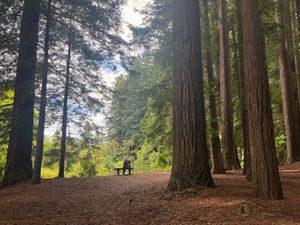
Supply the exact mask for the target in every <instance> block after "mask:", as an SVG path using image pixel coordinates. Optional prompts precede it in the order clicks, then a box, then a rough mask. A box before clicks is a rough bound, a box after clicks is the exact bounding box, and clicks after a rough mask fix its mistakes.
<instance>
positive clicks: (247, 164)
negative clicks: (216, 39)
mask: <svg viewBox="0 0 300 225" xmlns="http://www.w3.org/2000/svg"><path fill="white" fill-rule="evenodd" d="M241 1H242V0H235V4H236V15H237V25H238V29H237V31H238V57H237V58H236V61H237V62H238V86H239V101H240V108H241V112H240V113H241V123H242V132H243V146H244V168H243V174H244V175H245V176H246V179H247V180H248V181H250V180H251V155H250V141H249V130H248V129H249V128H248V112H247V108H246V99H245V74H244V56H243V24H242V15H241Z"/></svg>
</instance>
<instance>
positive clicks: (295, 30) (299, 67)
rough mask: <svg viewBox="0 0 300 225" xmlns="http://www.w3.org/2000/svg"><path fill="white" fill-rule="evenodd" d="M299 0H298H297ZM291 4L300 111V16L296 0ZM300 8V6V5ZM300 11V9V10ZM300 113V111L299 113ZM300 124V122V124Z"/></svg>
mask: <svg viewBox="0 0 300 225" xmlns="http://www.w3.org/2000/svg"><path fill="white" fill-rule="evenodd" d="M296 1H298V0H296ZM290 5H291V15H292V33H293V45H294V53H293V54H294V60H295V72H296V80H297V97H298V104H299V105H298V108H299V111H300V52H299V42H300V37H299V34H300V26H299V30H298V21H300V17H298V15H297V16H296V13H298V11H297V9H296V5H295V1H292V3H291V4H290ZM299 10H300V6H299ZM299 12H300V11H299ZM299 115H300V113H299ZM299 125H300V124H299Z"/></svg>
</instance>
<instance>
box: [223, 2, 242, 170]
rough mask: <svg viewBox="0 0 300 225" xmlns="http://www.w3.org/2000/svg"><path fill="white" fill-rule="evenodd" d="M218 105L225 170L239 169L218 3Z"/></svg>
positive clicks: (225, 30) (225, 34)
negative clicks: (219, 107)
mask: <svg viewBox="0 0 300 225" xmlns="http://www.w3.org/2000/svg"><path fill="white" fill-rule="evenodd" d="M219 38H220V40H219V43H220V101H221V102H220V105H221V125H222V126H221V128H222V129H221V131H222V132H221V134H222V148H223V150H224V153H225V169H229V170H230V169H240V166H239V162H238V160H237V159H238V157H237V152H236V148H235V145H234V140H233V118H232V112H233V110H232V100H231V93H230V78H229V76H230V72H229V40H228V28H227V3H226V0H221V1H220V31H219Z"/></svg>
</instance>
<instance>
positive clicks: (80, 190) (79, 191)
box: [0, 163, 300, 225]
mask: <svg viewBox="0 0 300 225" xmlns="http://www.w3.org/2000/svg"><path fill="white" fill-rule="evenodd" d="M280 173H281V180H282V185H283V189H284V194H285V199H284V200H282V201H270V200H257V199H255V198H254V197H253V195H252V191H251V184H250V183H248V182H246V181H245V179H244V177H243V176H242V175H240V172H239V171H233V172H230V173H227V174H226V175H215V176H214V180H215V183H216V185H217V187H216V188H198V189H194V190H187V191H184V192H180V193H179V192H178V193H167V192H165V189H166V186H167V183H168V180H169V176H170V174H169V173H165V172H164V173H148V174H137V175H133V176H111V177H93V178H72V179H53V180H45V181H43V183H42V184H41V185H34V186H32V185H31V184H30V183H23V184H19V185H15V186H12V187H8V188H5V189H2V190H0V224H1V225H4V224H15V225H23V224H24V225H25V224H26V225H27V224H28V225H29V224H30V225H31V224H42V225H50V224H51V225H52V224H53V225H54V224H55V225H64V224H68V225H69V224H76V225H79V224H82V225H89V224H90V225H94V224H95V225H96V224H99V225H100V224H101V225H123V224H124V225H125V224H126V225H148V224H149V225H150V224H153V225H169V224H170V225H171V224H176V225H185V224H203V225H204V224H228V225H231V224H251V225H252V224H285V225H287V224H300V163H296V164H293V165H289V166H284V167H282V168H281V171H280Z"/></svg>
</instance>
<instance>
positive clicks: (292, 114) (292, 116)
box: [277, 0, 300, 163]
mask: <svg viewBox="0 0 300 225" xmlns="http://www.w3.org/2000/svg"><path fill="white" fill-rule="evenodd" d="M277 3H278V13H277V14H278V22H279V25H280V27H279V43H278V51H279V69H280V86H281V93H282V100H283V115H284V123H285V135H286V140H287V152H288V154H287V162H288V163H291V162H295V161H298V160H299V159H300V130H299V128H300V127H299V115H298V102H297V100H296V99H297V98H295V96H297V94H295V93H297V91H295V88H296V85H294V82H293V81H296V77H294V76H295V73H294V72H293V70H294V68H295V63H294V60H293V53H294V51H293V50H290V49H293V46H292V45H293V44H292V40H289V39H292V38H291V37H290V36H291V35H289V33H291V29H288V27H291V21H290V15H289V13H290V5H289V4H287V3H288V2H286V1H284V0H278V1H277ZM288 18H289V19H288ZM288 20H289V21H288Z"/></svg>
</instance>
